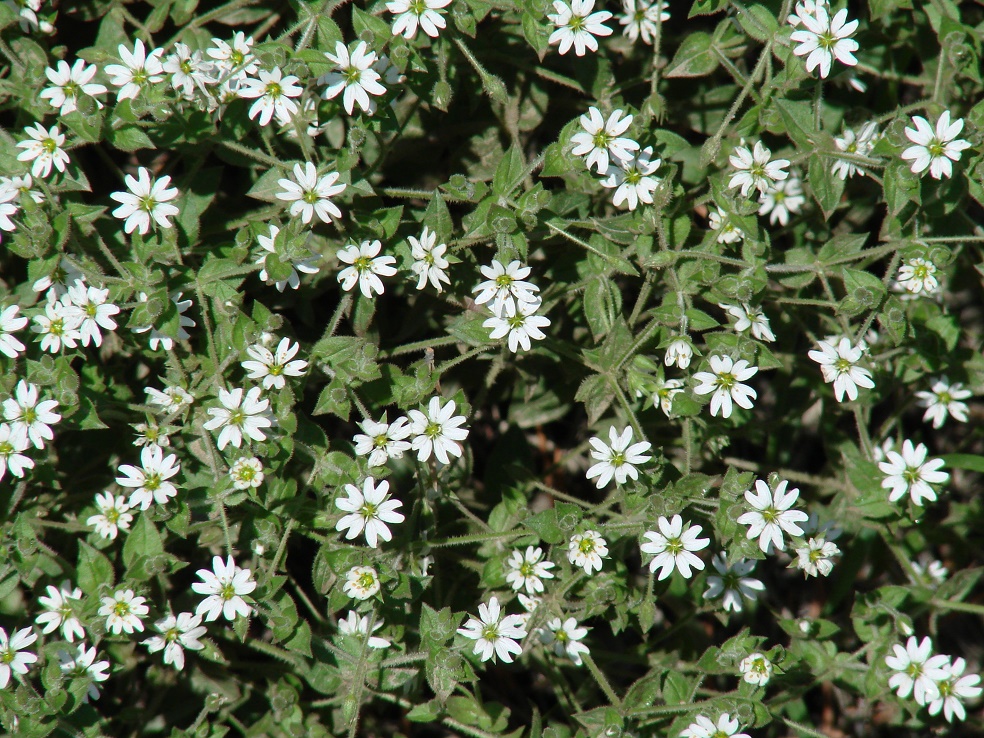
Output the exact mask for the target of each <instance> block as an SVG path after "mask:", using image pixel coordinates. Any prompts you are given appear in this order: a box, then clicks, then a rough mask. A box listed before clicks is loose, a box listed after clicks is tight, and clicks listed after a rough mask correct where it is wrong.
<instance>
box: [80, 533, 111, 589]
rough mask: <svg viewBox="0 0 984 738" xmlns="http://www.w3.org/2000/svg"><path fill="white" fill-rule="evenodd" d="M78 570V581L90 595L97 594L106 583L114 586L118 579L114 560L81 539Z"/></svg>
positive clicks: (108, 585)
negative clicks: (114, 568)
mask: <svg viewBox="0 0 984 738" xmlns="http://www.w3.org/2000/svg"><path fill="white" fill-rule="evenodd" d="M77 571H78V577H77V579H76V583H77V584H78V586H79V587H80V588H81V589H82V591H83V592H86V593H88V594H90V595H95V594H96V593H97V592H99V591H100V589H101V588H102V587H103V586H104V585H105V586H107V587H112V586H113V583H114V582H115V580H116V572H115V571H114V570H113V564H112V562H111V561H110V560H109V559H108V558H106V556H105V555H103V554H102V553H100V552H99V551H97V550H96V549H94V548H93V547H92V546H90V545H89V544H88V543H86V542H85V541H79V562H78V567H77Z"/></svg>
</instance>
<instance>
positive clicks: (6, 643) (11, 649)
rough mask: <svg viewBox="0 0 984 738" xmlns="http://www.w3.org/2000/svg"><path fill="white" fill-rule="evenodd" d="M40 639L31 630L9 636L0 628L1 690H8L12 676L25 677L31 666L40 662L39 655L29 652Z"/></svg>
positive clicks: (16, 631)
mask: <svg viewBox="0 0 984 738" xmlns="http://www.w3.org/2000/svg"><path fill="white" fill-rule="evenodd" d="M37 639H38V636H37V634H35V632H34V631H33V630H32V629H31V628H21V629H20V630H15V631H13V632H12V633H11V634H10V636H9V637H8V636H7V631H6V630H4V629H3V628H0V689H6V687H7V685H8V684H9V683H10V676H11V674H17V675H20V676H23V675H24V674H26V673H27V672H28V669H29V668H30V666H31V664H33V663H35V662H36V661H37V660H38V657H37V654H34V653H31V652H30V651H28V650H27V647H28V646H30V645H31V644H32V643H34V642H35V641H36V640H37Z"/></svg>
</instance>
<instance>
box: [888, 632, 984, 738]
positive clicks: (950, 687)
mask: <svg viewBox="0 0 984 738" xmlns="http://www.w3.org/2000/svg"><path fill="white" fill-rule="evenodd" d="M892 651H893V653H892V654H890V655H888V656H886V657H885V664H886V665H887V666H888V668H890V669H891V670H892V671H894V672H895V673H894V674H892V676H891V677H890V678H889V680H888V686H889V687H891V688H892V689H894V690H895V693H896V694H897V695H898V696H899V697H901V698H902V699H908V698H909V697H910V696H912V698H913V699H915V701H916V703H917V704H919V705H929V714H930V715H938V714H939V713H940V711H941V710H942V712H943V715H944V717H945V718H946V720H947V722H951V723H952V722H953V719H954V718H957V719H958V720H966V719H967V711H966V710H965V709H964V705H963V703H964V701H967V700H975V699H977V698H978V697H980V696H981V692H982V691H984V690H982V689H981V687H979V686H977V685H978V684H980V681H981V677H980V675H978V674H966V675H965V674H964V672H965V671H966V670H967V662H966V661H965V660H964V659H963V658H956V659H954V658H952V657H950V656H946V655H943V654H935V655H934V654H933V642H932V641H931V640H930V639H929V637H928V636H926V637H924V638H923V639H922V641H919V640H917V639H916V637H915V636H910V637H909V640H908V641H906V644H905V647H903V646H901V645H899V644H895V645H894V646H892Z"/></svg>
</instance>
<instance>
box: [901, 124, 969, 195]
mask: <svg viewBox="0 0 984 738" xmlns="http://www.w3.org/2000/svg"><path fill="white" fill-rule="evenodd" d="M912 123H913V125H914V126H915V128H906V129H905V135H906V138H908V139H909V140H910V141H911V142H912V143H913V144H915V145H914V146H910V147H909V148H907V149H906V150H905V151H903V152H902V158H903V159H907V160H911V161H912V172H913V174H921V173H922V172H925V171H926V170H927V169H929V173H930V176H932V178H933V179H942V178H943V177H949V176H950V175H951V174H952V173H953V165H952V164H951V163H950V161H951V160H952V161H960V156H961V153H960V152H962V151H963V150H964V149H969V148H970V142H969V141H964V140H963V139H962V138H957V136H959V135H960V132H961V131H962V130H963V127H964V121H963V118H957V119H956V120H955V121H953V122H952V123H951V122H950V111H949V110H945V111H943V114H942V115H941V116H940V117H939V120H937V121H936V130H935V131H934V130H933V127H932V126H930V124H929V121H928V120H926V119H925V118H923V117H922V116H921V115H914V116H912Z"/></svg>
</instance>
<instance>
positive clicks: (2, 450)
mask: <svg viewBox="0 0 984 738" xmlns="http://www.w3.org/2000/svg"><path fill="white" fill-rule="evenodd" d="M29 445H30V442H29V441H28V440H27V436H25V435H22V434H20V433H14V431H13V429H12V428H11V427H10V426H9V425H7V423H0V479H3V475H4V474H6V472H7V470H8V469H9V470H10V473H11V474H13V475H14V476H15V477H17V478H18V479H23V478H24V470H25V469H33V468H34V461H33V460H31V459H29V458H28V457H27V456H25V455H24V454H22V453H21V451H26V450H27V447H28V446H29Z"/></svg>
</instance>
